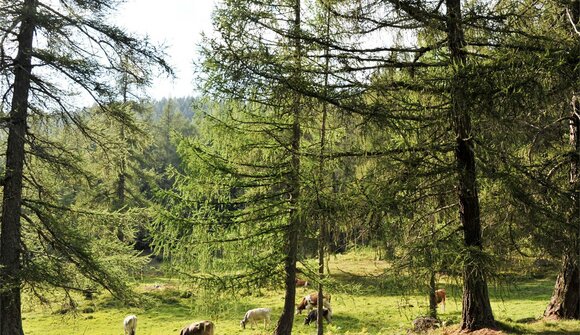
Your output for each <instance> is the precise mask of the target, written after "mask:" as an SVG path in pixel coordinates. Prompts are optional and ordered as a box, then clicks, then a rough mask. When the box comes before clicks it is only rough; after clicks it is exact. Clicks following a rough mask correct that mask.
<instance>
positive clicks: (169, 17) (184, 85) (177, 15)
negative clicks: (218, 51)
mask: <svg viewBox="0 0 580 335" xmlns="http://www.w3.org/2000/svg"><path fill="white" fill-rule="evenodd" d="M215 2H216V0H163V1H160V0H128V1H127V2H126V3H124V4H123V5H122V6H121V7H120V8H119V11H118V13H117V17H116V18H115V22H116V24H118V25H119V26H122V27H125V28H127V30H128V31H129V32H132V33H138V34H141V35H147V36H149V38H150V39H151V41H152V42H153V43H156V44H159V43H163V44H164V45H166V46H167V49H166V53H167V61H168V62H169V63H170V64H171V65H172V67H173V69H174V71H175V75H176V76H177V78H176V79H175V80H171V79H169V78H164V77H160V78H156V79H154V81H153V85H152V87H151V88H150V89H149V90H148V91H149V93H150V95H151V97H152V98H155V99H158V98H162V97H181V96H188V95H194V94H195V93H196V92H195V91H194V85H193V84H192V80H193V65H192V64H193V60H194V59H197V57H198V53H197V51H198V47H197V44H198V43H199V42H200V39H201V32H202V31H206V32H209V31H210V30H211V11H212V9H213V8H214V6H215Z"/></svg>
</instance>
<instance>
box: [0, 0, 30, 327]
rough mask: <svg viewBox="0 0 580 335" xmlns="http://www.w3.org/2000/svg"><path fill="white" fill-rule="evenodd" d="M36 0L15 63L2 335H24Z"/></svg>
mask: <svg viewBox="0 0 580 335" xmlns="http://www.w3.org/2000/svg"><path fill="white" fill-rule="evenodd" d="M36 6H37V3H36V0H26V1H25V2H24V5H23V14H22V17H23V19H22V21H21V23H20V31H19V33H18V54H17V57H16V60H15V63H16V64H15V70H14V90H13V95H12V105H11V109H10V125H9V127H8V143H7V148H6V169H5V171H6V175H5V177H4V192H3V193H4V194H3V198H2V219H1V221H0V224H1V225H2V226H1V229H0V267H1V268H2V271H0V335H23V334H24V332H23V330H22V312H21V306H20V304H21V295H20V294H21V293H20V289H21V284H22V280H21V273H20V271H21V269H20V266H21V265H20V261H21V253H22V245H21V244H22V240H21V229H20V215H21V212H22V175H23V167H24V143H25V142H24V139H25V136H26V128H27V125H26V118H27V115H28V95H29V92H30V83H31V75H30V73H31V71H32V62H31V51H32V45H33V40H34V30H35V23H34V20H35V12H36Z"/></svg>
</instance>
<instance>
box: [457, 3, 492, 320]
mask: <svg viewBox="0 0 580 335" xmlns="http://www.w3.org/2000/svg"><path fill="white" fill-rule="evenodd" d="M446 6H447V34H448V39H449V50H450V53H451V60H452V62H453V65H454V67H455V68H456V69H457V70H456V74H455V77H454V78H453V83H452V84H451V99H452V117H453V123H454V129H455V136H456V138H457V139H456V140H457V143H456V148H455V158H456V161H457V173H458V179H459V180H458V186H457V190H458V196H459V216H460V220H461V224H462V226H463V233H464V243H465V246H466V250H467V252H469V253H471V252H472V251H474V252H473V254H472V255H469V257H468V259H473V261H471V260H470V261H467V262H466V263H465V265H464V269H463V309H462V313H461V316H462V320H461V329H462V330H476V329H480V328H487V327H491V328H493V327H495V320H494V317H493V313H492V311H491V305H490V303H489V292H488V289H487V282H486V279H485V276H484V274H483V273H482V271H481V269H480V268H479V265H478V264H479V262H478V260H477V259H474V258H475V257H477V252H476V251H479V250H481V249H482V237H481V221H480V216H479V198H478V194H477V180H476V172H475V153H474V147H473V139H472V134H471V120H470V118H469V112H468V108H467V103H468V101H467V100H468V99H467V97H466V93H467V92H466V90H465V86H464V85H465V83H464V82H463V78H462V72H463V68H464V67H465V65H466V61H467V57H466V54H465V51H464V47H465V39H464V35H463V27H462V22H461V21H462V19H461V0H446Z"/></svg>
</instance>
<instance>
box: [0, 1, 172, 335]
mask: <svg viewBox="0 0 580 335" xmlns="http://www.w3.org/2000/svg"><path fill="white" fill-rule="evenodd" d="M1 4H2V5H1V7H0V15H1V16H2V22H1V24H2V26H1V36H2V38H1V45H0V57H1V60H0V61H1V70H2V76H3V77H2V83H1V84H0V88H1V89H2V102H1V106H2V109H3V111H5V113H6V117H5V118H4V129H5V130H6V132H7V144H6V156H5V162H4V164H5V167H4V176H3V184H2V186H3V192H2V196H3V200H2V217H1V220H0V225H1V230H0V267H1V268H2V271H1V272H0V334H2V335H21V334H23V330H22V321H21V320H22V318H21V307H20V306H21V290H22V286H23V283H25V282H27V279H31V281H34V279H35V278H27V276H29V275H31V272H32V273H34V271H29V270H30V269H28V266H29V264H30V263H34V258H32V259H30V257H31V256H32V254H30V253H26V254H25V251H26V250H32V249H34V248H32V247H33V246H31V245H27V244H26V241H25V240H24V239H23V235H22V233H23V229H26V230H29V229H30V230H31V231H35V230H36V231H37V232H38V234H39V236H41V240H42V239H43V238H44V239H45V241H44V242H47V243H48V242H52V245H53V246H54V247H55V248H57V249H58V250H60V252H61V256H63V259H66V260H67V261H69V262H71V264H74V265H75V266H76V267H77V268H78V269H79V270H81V269H82V271H83V272H84V275H85V276H86V277H87V278H88V279H90V280H94V281H96V282H98V283H99V284H102V285H104V286H105V287H107V288H109V289H112V290H113V291H114V290H115V289H117V288H119V289H121V288H122V287H123V285H122V282H120V281H119V280H118V279H116V278H115V276H114V274H113V273H108V272H107V271H106V270H105V265H104V264H99V263H98V262H97V261H96V260H95V259H94V257H92V256H91V254H90V252H89V250H85V249H83V247H82V246H83V243H82V241H83V239H77V240H76V241H75V240H74V238H73V237H71V235H67V234H65V231H66V229H62V230H59V229H57V228H59V226H57V223H58V222H56V221H54V219H55V217H54V216H52V215H51V214H50V210H54V209H55V207H54V206H50V205H49V204H47V203H44V202H41V201H28V200H27V199H26V197H25V194H24V193H23V190H24V189H25V188H26V187H28V186H30V187H31V188H32V189H34V188H35V186H37V185H36V184H35V183H34V181H35V180H34V178H29V176H27V175H26V170H27V169H26V166H27V165H28V164H29V163H30V162H31V159H32V157H35V159H40V160H43V161H45V162H52V164H53V165H56V166H61V167H64V166H66V165H67V164H66V163H64V162H63V161H62V160H60V159H59V157H60V156H59V155H58V154H59V153H61V154H62V153H64V150H59V148H57V147H56V146H54V145H53V146H51V145H48V146H49V147H50V148H51V149H53V150H52V151H51V150H41V149H43V146H40V145H38V144H39V139H38V138H37V137H35V134H33V133H32V132H31V127H30V126H31V124H30V122H31V118H32V117H33V116H39V115H42V114H43V113H51V115H52V116H57V117H59V118H60V120H61V122H62V123H64V124H69V125H75V126H78V131H80V132H84V133H85V134H86V135H88V136H90V134H89V133H88V132H86V131H87V129H86V128H84V127H83V125H82V124H81V123H80V120H79V118H78V117H77V115H75V113H74V111H75V108H74V104H75V102H78V101H74V99H72V98H71V97H72V96H74V95H77V94H85V95H86V96H87V97H90V98H92V99H93V101H95V102H96V103H97V104H98V105H99V106H101V107H102V110H103V112H104V113H110V114H111V115H112V116H114V117H116V118H117V119H119V120H122V119H123V115H122V114H119V112H118V111H114V110H113V109H110V108H108V107H107V105H108V103H110V102H112V101H113V100H114V99H115V98H116V92H117V90H116V88H115V87H114V85H111V83H112V82H114V80H112V74H115V73H120V72H126V73H127V75H129V76H134V77H140V76H143V74H144V73H145V72H148V71H149V70H148V68H149V66H151V65H159V66H161V68H163V69H164V70H167V71H170V69H169V67H167V65H166V64H165V62H164V61H163V59H162V54H161V53H160V52H159V51H158V50H156V49H155V48H154V47H152V46H151V45H149V44H148V43H147V42H146V41H145V40H142V39H138V38H135V37H133V36H130V35H129V34H127V33H125V32H124V31H122V30H121V29H119V28H117V27H115V26H112V25H109V24H107V23H106V17H107V16H106V15H107V14H108V13H110V10H112V9H113V8H114V7H115V5H116V4H117V2H115V1H106V0H104V1H59V2H54V1H40V0H22V1H2V3H1ZM122 59H124V60H126V61H129V62H131V63H132V64H134V65H135V67H136V68H139V69H140V70H143V71H138V72H135V71H129V70H128V69H127V68H123V67H120V66H119V64H120V62H121V60H122ZM44 149H46V148H44ZM69 167H70V165H69ZM24 206H27V211H26V213H25V212H24V211H23V208H24ZM23 218H24V219H25V221H24V223H25V224H23ZM33 222H38V223H39V227H33V226H31V227H29V226H30V225H31V224H32V223H33ZM60 228H63V227H60ZM72 230H74V229H72ZM58 233H62V234H58ZM67 238H71V239H72V240H67ZM85 242H86V241H85ZM85 245H86V244H85ZM39 251H42V250H39ZM45 251H46V250H45ZM25 256H26V257H25ZM37 269H38V268H37ZM37 274H38V273H37ZM40 277H42V276H40ZM40 277H39V278H40ZM39 278H36V279H39ZM42 279H45V280H47V281H50V280H49V279H48V278H46V277H45V278H41V280H42ZM53 283H57V281H56V280H54V281H53Z"/></svg>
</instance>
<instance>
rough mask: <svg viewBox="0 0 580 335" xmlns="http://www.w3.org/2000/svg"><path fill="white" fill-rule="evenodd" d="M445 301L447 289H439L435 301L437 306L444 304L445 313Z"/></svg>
mask: <svg viewBox="0 0 580 335" xmlns="http://www.w3.org/2000/svg"><path fill="white" fill-rule="evenodd" d="M445 299H446V296H445V289H439V290H437V291H435V301H436V302H437V305H439V304H440V303H441V304H443V311H445Z"/></svg>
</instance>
